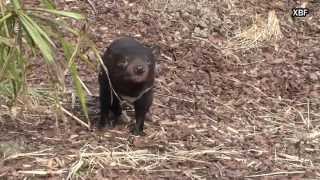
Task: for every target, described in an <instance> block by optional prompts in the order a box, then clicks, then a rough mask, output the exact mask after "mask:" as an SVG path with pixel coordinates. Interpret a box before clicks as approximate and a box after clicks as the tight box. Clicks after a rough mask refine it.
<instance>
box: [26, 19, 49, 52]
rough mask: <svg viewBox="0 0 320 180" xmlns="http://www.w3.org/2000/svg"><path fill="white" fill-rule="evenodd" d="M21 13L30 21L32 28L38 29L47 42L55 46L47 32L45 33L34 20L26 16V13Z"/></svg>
mask: <svg viewBox="0 0 320 180" xmlns="http://www.w3.org/2000/svg"><path fill="white" fill-rule="evenodd" d="M22 15H23V16H24V17H25V18H26V19H27V20H28V21H29V22H30V24H31V25H32V26H33V27H34V28H36V29H37V31H38V32H39V33H40V34H41V35H42V36H43V37H44V38H45V39H46V40H47V41H48V42H50V44H51V45H52V46H54V47H55V44H54V42H53V41H52V40H51V39H50V37H49V36H48V34H47V33H46V32H45V31H44V30H42V29H41V28H40V26H38V24H37V23H36V22H34V20H33V19H32V18H30V17H29V16H27V15H25V14H22Z"/></svg>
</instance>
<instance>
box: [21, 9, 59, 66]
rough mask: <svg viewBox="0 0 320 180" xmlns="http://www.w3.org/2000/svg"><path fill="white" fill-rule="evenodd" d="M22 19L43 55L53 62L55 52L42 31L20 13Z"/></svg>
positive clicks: (49, 61)
mask: <svg viewBox="0 0 320 180" xmlns="http://www.w3.org/2000/svg"><path fill="white" fill-rule="evenodd" d="M19 17H20V20H21V22H22V25H23V27H24V28H25V30H26V31H27V32H28V34H29V35H30V37H31V38H32V40H33V41H34V43H35V44H36V45H37V46H38V48H39V49H40V51H41V53H42V55H43V56H44V58H45V60H46V61H47V62H48V63H52V62H53V61H54V60H53V52H52V49H51V47H50V45H49V43H48V42H46V41H45V39H43V38H42V36H41V33H40V32H39V31H38V30H37V29H36V28H35V27H34V26H32V24H30V22H29V21H28V20H27V19H26V18H25V17H24V16H23V15H21V14H20V15H19Z"/></svg>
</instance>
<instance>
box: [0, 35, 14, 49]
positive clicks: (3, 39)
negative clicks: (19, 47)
mask: <svg viewBox="0 0 320 180" xmlns="http://www.w3.org/2000/svg"><path fill="white" fill-rule="evenodd" d="M0 44H5V45H7V46H10V47H13V46H14V40H13V39H9V38H6V37H2V36H0Z"/></svg>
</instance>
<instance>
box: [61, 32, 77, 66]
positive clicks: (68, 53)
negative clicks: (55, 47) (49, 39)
mask: <svg viewBox="0 0 320 180" xmlns="http://www.w3.org/2000/svg"><path fill="white" fill-rule="evenodd" d="M60 41H61V44H62V48H63V52H64V56H65V57H66V59H67V61H68V62H69V61H70V59H71V57H72V54H73V52H74V48H73V46H72V44H71V43H69V42H67V41H66V40H65V39H64V38H61V40H60Z"/></svg>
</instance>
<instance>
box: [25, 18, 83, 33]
mask: <svg viewBox="0 0 320 180" xmlns="http://www.w3.org/2000/svg"><path fill="white" fill-rule="evenodd" d="M29 16H31V17H34V18H37V19H38V20H39V21H41V22H42V23H44V24H46V25H48V26H50V27H52V28H53V29H54V30H55V31H58V28H59V27H61V28H64V29H66V30H67V31H69V32H71V33H72V34H74V35H76V36H79V31H78V30H77V29H73V28H71V27H70V26H69V25H68V24H67V23H66V22H65V21H64V20H63V19H59V20H57V19H52V18H47V17H44V16H43V15H39V14H36V13H30V14H29Z"/></svg>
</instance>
